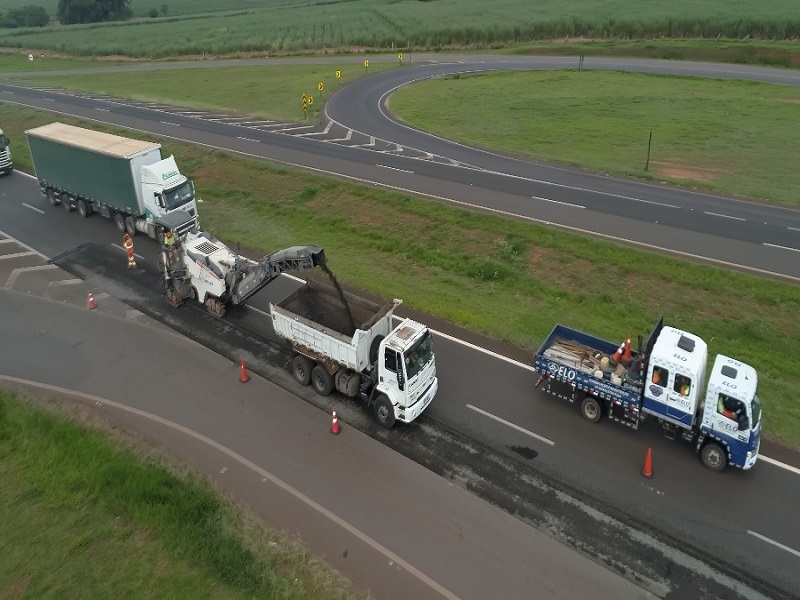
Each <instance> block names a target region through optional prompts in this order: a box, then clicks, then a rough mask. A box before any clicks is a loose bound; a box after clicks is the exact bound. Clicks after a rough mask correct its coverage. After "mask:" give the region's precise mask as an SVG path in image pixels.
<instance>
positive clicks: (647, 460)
mask: <svg viewBox="0 0 800 600" xmlns="http://www.w3.org/2000/svg"><path fill="white" fill-rule="evenodd" d="M642 477H647V478H648V479H652V478H653V449H652V448H648V449H647V454H645V457H644V466H643V467H642Z"/></svg>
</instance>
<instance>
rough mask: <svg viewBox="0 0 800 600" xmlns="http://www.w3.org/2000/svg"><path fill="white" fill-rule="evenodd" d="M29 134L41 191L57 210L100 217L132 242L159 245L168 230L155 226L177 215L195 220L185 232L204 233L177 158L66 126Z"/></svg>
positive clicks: (132, 142)
mask: <svg viewBox="0 0 800 600" xmlns="http://www.w3.org/2000/svg"><path fill="white" fill-rule="evenodd" d="M25 134H26V135H27V137H28V145H29V146H30V150H31V158H32V159H33V166H34V169H35V170H36V178H37V179H38V180H39V187H40V188H41V190H42V194H44V196H45V197H46V198H47V200H48V202H49V203H50V204H52V205H53V206H57V205H61V206H63V207H64V209H65V210H66V211H67V212H72V211H74V210H77V211H78V213H79V214H80V216H81V217H83V218H86V217H89V216H91V215H92V214H95V213H97V214H100V215H103V216H104V217H106V218H109V219H114V222H115V223H116V225H117V227H118V228H119V230H120V231H123V232H127V233H128V234H129V235H131V236H134V235H136V233H137V232H142V233H146V234H147V235H149V236H150V237H151V238H154V239H157V240H159V241H161V240H162V239H163V230H162V229H161V227H159V226H157V225H156V223H155V221H156V219H158V218H159V217H163V216H164V215H167V214H169V213H172V212H173V211H178V210H179V211H183V212H185V213H187V214H188V215H189V216H190V217H191V222H190V223H187V224H186V225H185V230H188V229H190V228H193V227H199V219H198V215H197V202H196V200H195V194H194V185H193V184H192V182H191V180H189V179H187V178H186V177H185V176H184V175H182V174H181V173H180V171H179V170H178V165H177V163H176V162H175V157H174V156H169V157H168V158H162V157H161V145H160V144H156V143H153V142H147V141H143V140H135V139H130V138H125V137H122V136H118V135H112V134H109V133H103V132H100V131H94V130H92V129H85V128H83V127H74V126H72V125H66V124H64V123H50V124H48V125H44V126H42V127H36V128H34V129H29V130H28V131H26V132H25Z"/></svg>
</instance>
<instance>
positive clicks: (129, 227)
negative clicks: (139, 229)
mask: <svg viewBox="0 0 800 600" xmlns="http://www.w3.org/2000/svg"><path fill="white" fill-rule="evenodd" d="M125 231H126V232H127V233H128V235H129V236H131V237H133V236H135V235H136V219H134V218H133V217H132V216H131V215H128V216H127V217H125Z"/></svg>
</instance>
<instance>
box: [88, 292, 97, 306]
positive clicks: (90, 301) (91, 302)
mask: <svg viewBox="0 0 800 600" xmlns="http://www.w3.org/2000/svg"><path fill="white" fill-rule="evenodd" d="M93 308H97V302H95V301H94V296H92V292H89V310H91V309H93Z"/></svg>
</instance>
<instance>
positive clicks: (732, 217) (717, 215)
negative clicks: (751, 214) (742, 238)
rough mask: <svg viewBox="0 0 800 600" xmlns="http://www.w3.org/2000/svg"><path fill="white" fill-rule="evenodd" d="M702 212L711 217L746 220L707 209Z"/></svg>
mask: <svg viewBox="0 0 800 600" xmlns="http://www.w3.org/2000/svg"><path fill="white" fill-rule="evenodd" d="M703 214H705V215H709V216H711V217H722V218H723V219H733V220H734V221H747V219H743V218H742V217H734V216H732V215H723V214H722V213H715V212H711V211H709V210H704V211H703Z"/></svg>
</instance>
